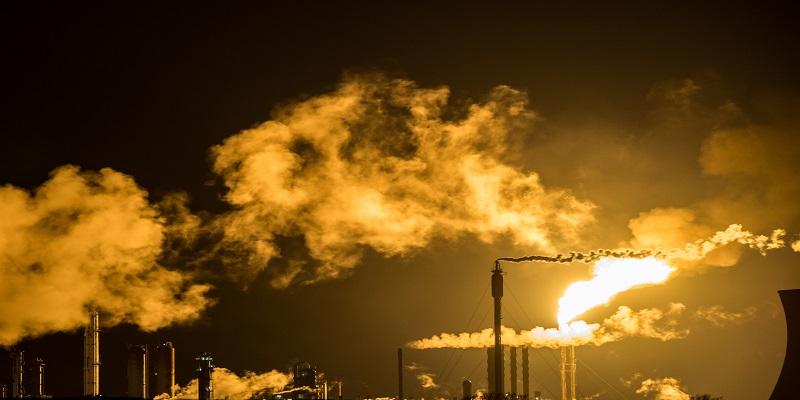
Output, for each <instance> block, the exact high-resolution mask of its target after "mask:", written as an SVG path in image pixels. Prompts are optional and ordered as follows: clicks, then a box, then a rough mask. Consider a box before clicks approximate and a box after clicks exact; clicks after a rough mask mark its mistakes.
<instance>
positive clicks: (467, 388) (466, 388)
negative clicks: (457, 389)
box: [461, 378, 472, 400]
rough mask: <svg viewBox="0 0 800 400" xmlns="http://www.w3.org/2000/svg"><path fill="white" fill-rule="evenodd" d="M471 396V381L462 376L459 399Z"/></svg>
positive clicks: (464, 399)
mask: <svg viewBox="0 0 800 400" xmlns="http://www.w3.org/2000/svg"><path fill="white" fill-rule="evenodd" d="M471 398H472V381H470V380H469V379H467V378H464V381H463V382H461V400H470V399H471Z"/></svg>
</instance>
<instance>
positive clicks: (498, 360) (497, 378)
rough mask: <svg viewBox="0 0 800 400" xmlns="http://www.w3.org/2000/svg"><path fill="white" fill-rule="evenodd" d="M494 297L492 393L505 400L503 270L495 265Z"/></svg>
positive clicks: (497, 264) (493, 274)
mask: <svg viewBox="0 0 800 400" xmlns="http://www.w3.org/2000/svg"><path fill="white" fill-rule="evenodd" d="M492 297H493V298H494V385H495V391H494V393H491V395H494V398H495V399H498V400H500V399H503V397H504V393H505V390H503V342H502V333H501V309H502V299H503V270H502V269H501V268H500V263H495V266H494V271H492Z"/></svg>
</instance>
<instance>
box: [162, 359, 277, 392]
mask: <svg viewBox="0 0 800 400" xmlns="http://www.w3.org/2000/svg"><path fill="white" fill-rule="evenodd" d="M291 381H292V374H289V373H283V372H280V371H277V370H272V371H268V372H264V373H262V374H256V373H254V372H250V371H246V372H245V373H244V375H242V376H239V375H237V374H236V373H234V372H232V371H230V370H228V369H227V368H221V367H217V368H214V371H213V372H212V374H211V385H212V387H213V388H214V398H218V399H229V400H247V399H250V398H252V397H253V396H254V395H257V394H261V393H266V394H269V393H275V392H279V391H281V390H283V389H284V388H285V387H286V386H287V385H289V383H290V382H291ZM197 384H198V383H197V379H193V380H191V381H190V382H189V383H188V384H187V385H186V386H183V387H180V388H178V390H176V391H175V396H174V397H173V398H174V399H197ZM156 399H159V400H167V399H169V396H168V395H166V394H164V395H162V396H157V397H156Z"/></svg>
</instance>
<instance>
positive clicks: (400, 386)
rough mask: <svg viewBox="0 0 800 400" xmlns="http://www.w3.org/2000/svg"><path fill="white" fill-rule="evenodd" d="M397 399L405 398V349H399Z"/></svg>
mask: <svg viewBox="0 0 800 400" xmlns="http://www.w3.org/2000/svg"><path fill="white" fill-rule="evenodd" d="M397 399H398V400H403V349H402V348H399V349H397Z"/></svg>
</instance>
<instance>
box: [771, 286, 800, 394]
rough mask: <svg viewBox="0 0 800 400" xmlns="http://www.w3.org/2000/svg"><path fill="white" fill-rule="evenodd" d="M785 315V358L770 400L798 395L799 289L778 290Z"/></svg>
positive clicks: (799, 361) (799, 363) (799, 370)
mask: <svg viewBox="0 0 800 400" xmlns="http://www.w3.org/2000/svg"><path fill="white" fill-rule="evenodd" d="M778 294H779V295H780V296H781V303H783V312H784V314H786V356H785V357H784V359H783V369H781V375H780V377H779V378H778V383H776V384H775V389H773V390H772V396H770V398H769V399H770V400H792V399H797V398H798V397H797V396H798V393H800V343H798V341H800V337H798V336H800V289H792V290H780V291H778Z"/></svg>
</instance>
